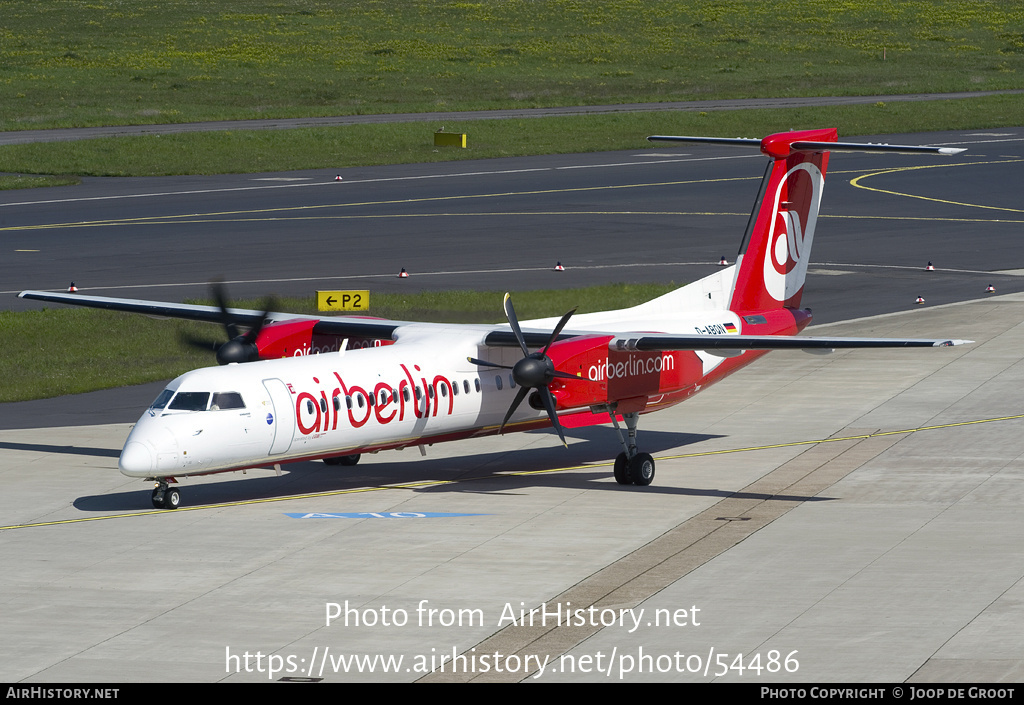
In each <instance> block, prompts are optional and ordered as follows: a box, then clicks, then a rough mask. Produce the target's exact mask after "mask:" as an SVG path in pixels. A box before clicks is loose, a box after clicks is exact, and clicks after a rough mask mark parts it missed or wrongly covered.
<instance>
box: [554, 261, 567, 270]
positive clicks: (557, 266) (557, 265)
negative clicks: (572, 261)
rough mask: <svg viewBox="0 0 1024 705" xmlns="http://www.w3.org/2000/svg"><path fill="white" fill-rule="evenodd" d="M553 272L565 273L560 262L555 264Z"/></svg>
mask: <svg viewBox="0 0 1024 705" xmlns="http://www.w3.org/2000/svg"><path fill="white" fill-rule="evenodd" d="M555 271H556V272H564V271H565V267H563V266H562V263H561V262H555Z"/></svg>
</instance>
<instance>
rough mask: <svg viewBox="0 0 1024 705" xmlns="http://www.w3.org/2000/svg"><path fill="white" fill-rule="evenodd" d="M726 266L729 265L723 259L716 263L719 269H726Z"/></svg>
mask: <svg viewBox="0 0 1024 705" xmlns="http://www.w3.org/2000/svg"><path fill="white" fill-rule="evenodd" d="M728 265H729V263H728V262H727V261H726V259H725V257H723V258H722V259H721V260H720V261H719V263H718V266H719V267H727V266H728Z"/></svg>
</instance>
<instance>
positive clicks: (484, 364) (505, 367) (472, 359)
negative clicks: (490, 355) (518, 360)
mask: <svg viewBox="0 0 1024 705" xmlns="http://www.w3.org/2000/svg"><path fill="white" fill-rule="evenodd" d="M466 359H467V360H469V361H470V362H471V363H473V364H474V365H479V366H480V367H500V368H501V369H503V370H511V369H512V365H499V364H498V363H497V362H488V361H487V360H478V359H476V358H475V357H467V358H466Z"/></svg>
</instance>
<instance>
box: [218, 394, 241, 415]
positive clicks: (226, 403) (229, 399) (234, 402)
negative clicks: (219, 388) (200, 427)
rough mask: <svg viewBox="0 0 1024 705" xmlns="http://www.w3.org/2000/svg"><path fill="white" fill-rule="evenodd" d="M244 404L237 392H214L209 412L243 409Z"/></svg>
mask: <svg viewBox="0 0 1024 705" xmlns="http://www.w3.org/2000/svg"><path fill="white" fill-rule="evenodd" d="M244 408H245V402H244V401H242V395H241V394H239V393H238V392H214V393H213V401H212V402H211V403H210V411H216V410H217V409H244Z"/></svg>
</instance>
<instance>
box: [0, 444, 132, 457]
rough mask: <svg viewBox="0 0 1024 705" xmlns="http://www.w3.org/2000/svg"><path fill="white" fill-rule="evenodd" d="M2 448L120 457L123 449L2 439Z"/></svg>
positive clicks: (0, 445) (0, 447) (0, 448)
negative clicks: (16, 441) (14, 441)
mask: <svg viewBox="0 0 1024 705" xmlns="http://www.w3.org/2000/svg"><path fill="white" fill-rule="evenodd" d="M0 450H27V451H31V452H33V453H66V454H68V455H91V456H94V457H97V458H119V457H121V451H120V450H119V449H114V448H85V447H82V446H55V445H49V444H47V443H11V442H9V441H0Z"/></svg>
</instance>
